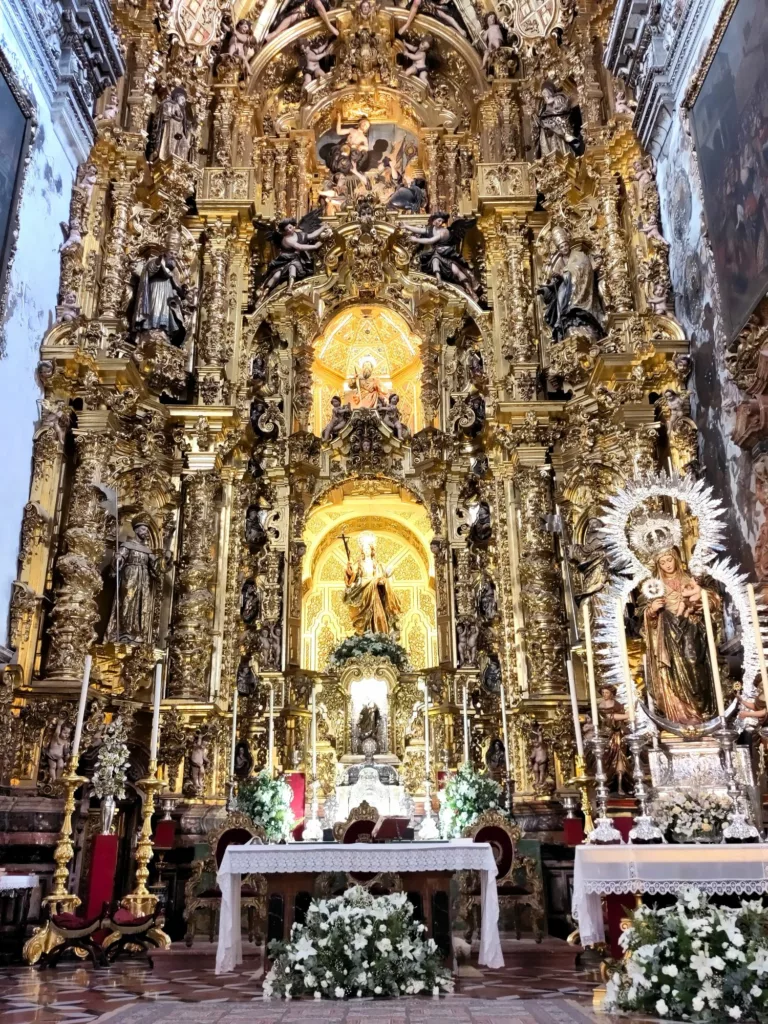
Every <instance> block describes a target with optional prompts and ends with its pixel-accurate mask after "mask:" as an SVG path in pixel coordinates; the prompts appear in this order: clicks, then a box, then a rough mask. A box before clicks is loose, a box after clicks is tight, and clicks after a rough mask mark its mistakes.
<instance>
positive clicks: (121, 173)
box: [99, 162, 134, 317]
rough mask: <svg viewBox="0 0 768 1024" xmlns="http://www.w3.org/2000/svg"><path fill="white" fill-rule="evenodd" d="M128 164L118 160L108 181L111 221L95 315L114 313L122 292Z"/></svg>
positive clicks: (129, 183) (128, 200)
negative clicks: (112, 179)
mask: <svg viewBox="0 0 768 1024" xmlns="http://www.w3.org/2000/svg"><path fill="white" fill-rule="evenodd" d="M130 173H131V172H130V170H129V168H128V166H127V165H126V164H125V163H124V162H121V163H120V164H118V166H117V170H116V172H115V180H114V181H113V182H112V223H111V224H110V226H109V233H108V235H107V240H106V245H105V247H104V270H103V274H102V280H101V293H100V295H99V316H103V317H116V316H118V314H119V312H120V306H121V304H122V300H123V293H124V292H125V283H126V280H125V247H126V243H127V240H128V217H129V215H130V212H131V206H132V203H133V185H134V183H133V181H132V180H131V177H130Z"/></svg>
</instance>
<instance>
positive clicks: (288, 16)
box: [266, 0, 339, 42]
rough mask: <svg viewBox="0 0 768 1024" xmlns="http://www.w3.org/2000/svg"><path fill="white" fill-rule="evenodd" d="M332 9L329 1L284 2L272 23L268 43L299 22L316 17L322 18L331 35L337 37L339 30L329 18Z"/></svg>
mask: <svg viewBox="0 0 768 1024" xmlns="http://www.w3.org/2000/svg"><path fill="white" fill-rule="evenodd" d="M330 7H331V3H329V2H328V0H284V2H283V3H282V4H281V5H280V7H279V8H278V11H277V14H276V15H275V17H274V19H273V21H272V27H271V30H270V32H269V33H268V35H267V39H266V41H267V42H270V41H271V40H272V39H274V38H275V36H279V35H280V33H281V32H284V31H285V30H286V29H287V28H290V27H291V25H295V24H296V23H297V22H299V21H304V19H305V18H314V17H317V18H320V20H321V21H322V22H323V24H324V25H325V27H326V28H327V29H328V31H329V32H330V33H331V35H333V36H337V35H338V34H339V30H338V29H337V28H336V26H335V25H334V24H333V23H332V22H331V20H330V18H329V17H328V11H329V9H330Z"/></svg>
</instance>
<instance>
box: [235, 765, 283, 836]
mask: <svg viewBox="0 0 768 1024" xmlns="http://www.w3.org/2000/svg"><path fill="white" fill-rule="evenodd" d="M292 796H293V794H292V791H291V787H290V786H289V785H288V783H287V782H286V781H285V779H283V778H281V777H279V778H276V779H273V778H272V776H271V775H270V773H269V772H268V771H261V772H259V774H258V775H256V776H254V777H253V778H252V779H246V780H244V781H243V782H241V783H240V784H239V785H238V788H237V801H236V802H237V809H238V810H239V811H242V812H243V813H244V814H247V815H248V817H249V818H250V819H251V821H252V822H253V823H254V825H260V826H261V827H262V828H263V829H264V831H265V833H266V835H267V839H269V841H270V842H271V843H279V842H281V841H282V840H284V839H287V837H288V833H289V832H290V831H291V828H292V827H293V812H292V811H291V798H292Z"/></svg>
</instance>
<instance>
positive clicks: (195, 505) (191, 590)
mask: <svg viewBox="0 0 768 1024" xmlns="http://www.w3.org/2000/svg"><path fill="white" fill-rule="evenodd" d="M220 486H221V481H220V479H219V474H218V473H217V472H216V471H215V470H213V469H212V468H207V469H205V470H201V471H199V472H193V473H190V474H189V475H188V476H187V477H186V478H185V480H184V496H183V501H184V507H183V512H182V525H183V532H182V537H181V559H180V562H179V571H178V575H177V581H178V593H179V598H178V601H177V603H176V607H175V609H174V615H173V625H172V628H171V636H170V642H169V648H170V671H169V676H168V688H167V696H168V697H185V698H187V699H189V700H198V701H206V700H208V695H209V694H208V687H209V684H208V670H209V668H210V664H211V654H212V653H213V617H214V612H215V599H214V592H213V591H214V586H215V582H216V556H215V548H216V536H217V522H218V516H217V511H218V507H217V499H218V494H219V489H220Z"/></svg>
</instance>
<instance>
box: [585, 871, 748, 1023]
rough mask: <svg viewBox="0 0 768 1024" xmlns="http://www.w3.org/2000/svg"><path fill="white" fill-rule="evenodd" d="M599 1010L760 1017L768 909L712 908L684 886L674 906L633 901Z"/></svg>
mask: <svg viewBox="0 0 768 1024" xmlns="http://www.w3.org/2000/svg"><path fill="white" fill-rule="evenodd" d="M620 941H621V945H622V947H623V948H624V950H625V952H626V956H625V959H624V960H623V961H621V963H620V964H619V965H618V969H617V970H616V971H615V972H614V973H613V974H612V976H611V977H610V978H609V980H608V984H607V986H606V997H605V1003H604V1008H605V1009H606V1010H607V1011H612V1010H627V1011H630V1012H632V1013H635V1014H643V1013H648V1014H652V1015H653V1016H656V1017H661V1018H665V1019H668V1020H673V1019H674V1020H693V1019H695V1020H697V1021H701V1022H713V1024H715V1022H720V1021H733V1020H742V1019H744V1020H747V1019H749V1020H757V1021H765V1020H766V1019H768V910H766V908H765V907H764V906H763V905H762V903H761V902H760V901H752V902H748V901H743V902H742V903H741V906H740V907H739V908H736V909H733V908H730V907H717V906H714V905H712V904H711V903H710V902H709V900H708V898H707V896H706V895H705V894H704V893H702V892H701V891H700V890H699V889H696V888H695V887H691V888H688V889H684V890H683V891H682V892H681V893H680V895H679V896H678V899H677V904H676V905H675V906H674V907H664V908H662V909H660V910H653V909H652V908H650V907H638V909H637V910H635V911H634V913H633V915H632V924H631V926H630V927H629V928H628V929H627V930H626V931H625V932H623V933H622V936H621V940H620Z"/></svg>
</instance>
